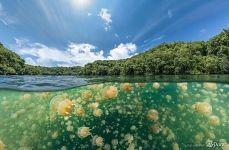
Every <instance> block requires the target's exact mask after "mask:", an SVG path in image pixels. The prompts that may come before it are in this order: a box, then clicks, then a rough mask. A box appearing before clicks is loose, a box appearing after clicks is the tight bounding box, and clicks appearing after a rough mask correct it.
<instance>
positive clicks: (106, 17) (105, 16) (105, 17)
mask: <svg viewBox="0 0 229 150" xmlns="http://www.w3.org/2000/svg"><path fill="white" fill-rule="evenodd" d="M99 16H100V18H101V19H102V20H103V21H104V23H105V25H106V27H105V28H104V29H105V31H108V30H109V29H110V27H111V23H112V20H111V14H110V13H109V11H108V9H106V8H102V9H101V10H100V12H99Z"/></svg>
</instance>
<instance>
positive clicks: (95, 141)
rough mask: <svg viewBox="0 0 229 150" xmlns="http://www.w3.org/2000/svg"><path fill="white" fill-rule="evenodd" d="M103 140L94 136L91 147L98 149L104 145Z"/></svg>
mask: <svg viewBox="0 0 229 150" xmlns="http://www.w3.org/2000/svg"><path fill="white" fill-rule="evenodd" d="M103 141H104V140H103V138H102V137H100V136H97V135H96V136H94V137H93V139H92V144H93V145H96V146H98V147H102V146H103V145H104V142H103Z"/></svg>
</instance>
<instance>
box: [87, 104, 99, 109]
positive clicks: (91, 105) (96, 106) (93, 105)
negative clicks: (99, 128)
mask: <svg viewBox="0 0 229 150" xmlns="http://www.w3.org/2000/svg"><path fill="white" fill-rule="evenodd" d="M89 107H90V108H91V109H96V108H98V107H99V103H98V102H94V103H91V104H89Z"/></svg>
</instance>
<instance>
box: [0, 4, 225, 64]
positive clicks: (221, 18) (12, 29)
mask: <svg viewBox="0 0 229 150" xmlns="http://www.w3.org/2000/svg"><path fill="white" fill-rule="evenodd" d="M228 8H229V1H228V0H0V42H1V43H3V44H4V45H5V46H6V47H7V48H9V49H11V50H13V51H14V52H16V53H17V54H19V55H20V56H21V57H22V58H24V59H25V61H26V63H27V64H31V65H41V66H49V67H52V66H84V65H85V64H87V63H90V62H93V61H95V60H118V59H125V58H129V57H131V56H134V55H137V54H139V53H142V52H144V51H146V50H148V49H149V48H152V47H155V46H157V45H159V44H160V43H163V42H174V41H197V40H208V39H209V38H211V37H212V36H214V35H216V34H218V33H219V32H221V31H222V30H223V29H227V28H229V9H228Z"/></svg>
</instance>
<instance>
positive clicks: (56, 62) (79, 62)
mask: <svg viewBox="0 0 229 150" xmlns="http://www.w3.org/2000/svg"><path fill="white" fill-rule="evenodd" d="M15 41H16V52H17V53H18V54H19V55H21V56H22V57H23V58H25V61H26V63H27V64H30V65H40V66H48V67H51V66H84V65H85V64H87V63H91V62H93V61H95V60H117V59H125V58H129V57H131V56H133V55H135V54H136V53H135V52H136V50H137V46H136V45H135V44H133V43H127V44H123V43H121V44H120V45H119V46H118V47H116V48H114V49H112V50H110V52H109V54H108V56H104V52H103V50H98V49H97V48H96V47H95V46H94V45H91V44H88V43H81V44H78V43H73V42H70V43H69V44H68V46H67V48H66V49H65V50H59V49H57V48H53V47H48V46H46V45H44V44H41V43H30V42H29V41H28V40H26V39H18V38H16V39H15Z"/></svg>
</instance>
